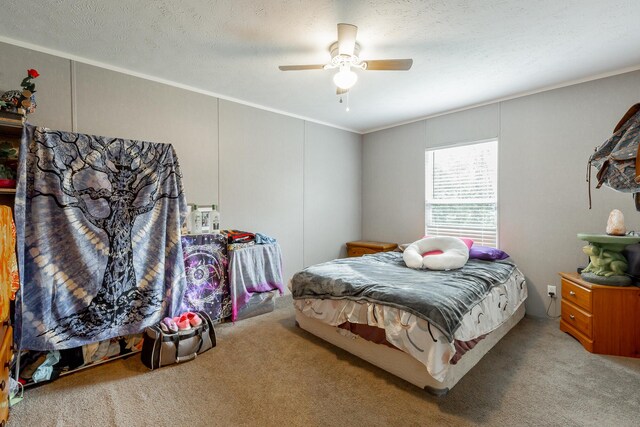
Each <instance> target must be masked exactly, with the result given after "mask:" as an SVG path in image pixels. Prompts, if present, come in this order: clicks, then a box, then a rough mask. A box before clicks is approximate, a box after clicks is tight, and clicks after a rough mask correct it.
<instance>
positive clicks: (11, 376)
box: [0, 118, 284, 423]
mask: <svg viewBox="0 0 640 427" xmlns="http://www.w3.org/2000/svg"><path fill="white" fill-rule="evenodd" d="M0 136H1V141H0V148H1V149H2V151H1V152H2V155H3V156H4V157H5V158H4V159H3V160H2V163H1V164H2V165H4V166H1V167H5V166H6V167H7V168H9V169H12V170H13V172H12V173H8V175H11V176H10V178H13V179H12V180H9V181H8V182H4V185H5V186H6V187H5V188H0V202H1V204H2V206H0V214H1V215H0V219H1V224H0V225H1V234H2V235H1V236H0V238H1V239H2V248H1V251H0V257H1V258H2V271H1V275H0V280H1V281H0V317H1V321H2V328H1V329H0V343H1V345H0V363H2V366H3V370H2V376H1V377H0V395H1V397H2V403H1V405H0V417H1V418H0V419H1V420H3V421H2V423H4V422H6V420H7V417H8V413H9V407H10V406H11V405H13V404H17V403H18V402H20V401H21V400H23V399H24V402H23V403H20V404H21V405H24V404H28V388H30V387H33V386H41V385H43V384H46V383H48V382H50V381H53V380H55V379H57V378H58V377H60V376H63V375H67V374H70V373H73V372H76V371H78V370H81V369H85V368H89V367H93V366H96V365H99V364H102V363H105V362H110V361H113V360H115V359H118V358H123V357H130V356H133V355H136V354H137V353H139V352H141V351H142V352H144V350H143V348H144V346H145V345H149V343H148V342H147V341H148V339H147V334H146V333H145V332H146V331H149V330H154V331H157V330H158V328H160V326H163V325H164V326H167V325H170V324H171V319H173V320H174V321H175V322H178V321H179V320H181V319H182V317H185V318H191V319H193V317H194V316H193V313H199V316H200V317H201V318H202V319H203V320H204V319H206V320H207V322H210V323H211V327H212V324H213V323H219V322H226V321H237V320H241V319H245V318H248V317H252V316H256V315H259V314H262V313H266V312H269V311H272V310H273V309H274V300H273V299H274V296H275V295H277V294H278V293H280V294H282V293H283V291H284V280H283V275H282V263H281V262H282V260H281V259H282V254H281V251H280V247H279V245H278V243H277V242H276V240H275V239H274V238H272V237H270V236H267V235H265V234H261V233H254V232H246V231H241V230H218V229H217V227H215V228H216V229H206V228H202V227H200V228H199V229H197V230H193V229H191V230H187V227H186V225H187V224H189V223H193V218H192V217H191V215H194V211H195V210H197V208H196V209H193V208H192V209H189V208H188V206H189V205H188V204H187V195H186V194H185V193H184V190H183V185H182V182H181V179H182V173H181V171H180V169H179V165H178V159H177V154H176V152H175V150H174V149H173V147H172V145H171V144H162V143H155V142H148V141H138V140H128V139H122V138H116V137H104V136H96V135H87V134H81V133H72V132H66V131H58V130H52V129H48V128H46V127H36V126H33V125H31V124H28V123H22V120H17V121H13V122H12V121H10V120H2V119H1V118H0ZM2 183H3V181H2V180H0V184H2ZM214 209H215V207H214ZM209 211H211V209H210V208H209ZM189 220H191V221H189ZM200 220H201V221H202V218H201V217H200ZM18 272H19V274H18ZM197 316H198V315H196V317H197ZM167 319H169V320H167ZM178 323H179V322H178ZM194 325H195V324H194V323H192V324H191V326H194ZM184 328H185V329H184V330H183V327H182V326H181V327H180V331H179V332H178V331H167V333H168V335H167V336H169V338H171V337H172V336H173V338H175V339H176V344H175V355H176V360H177V361H182V360H190V359H188V358H182V357H178V344H177V342H178V340H179V339H182V338H179V337H182V336H186V335H188V334H189V333H190V332H189V325H188V324H187V325H186V326H185V327H184ZM192 330H194V331H195V330H196V328H195V326H194V328H193V329H192ZM172 334H173V335H172ZM212 337H213V338H214V346H215V336H214V335H212ZM145 343H147V344H145ZM183 347H184V345H183ZM163 348H164V347H163ZM198 351H199V349H198V350H196V352H198ZM138 357H139V356H138ZM176 363H178V362H176ZM160 366H166V365H160ZM25 390H26V392H25Z"/></svg>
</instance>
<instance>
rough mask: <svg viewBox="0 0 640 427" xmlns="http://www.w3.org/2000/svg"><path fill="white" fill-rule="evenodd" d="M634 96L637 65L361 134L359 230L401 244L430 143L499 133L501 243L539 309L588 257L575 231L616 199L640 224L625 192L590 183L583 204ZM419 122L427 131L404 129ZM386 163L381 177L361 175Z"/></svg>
mask: <svg viewBox="0 0 640 427" xmlns="http://www.w3.org/2000/svg"><path fill="white" fill-rule="evenodd" d="M638 100H640V72H633V73H628V74H623V75H619V76H614V77H609V78H606V79H601V80H596V81H591V82H588V83H582V84H579V85H574V86H569V87H565V88H561V89H555V90H551V91H547V92H543V93H539V94H535V95H530V96H526V97H521V98H517V99H514V100H510V101H505V102H501V103H496V104H492V105H488V106H485V107H480V108H475V109H470V110H466V111H462V112H458V113H453V114H448V115H444V116H440V117H435V118H432V119H427V120H423V121H420V122H417V123H412V124H410V125H404V126H398V127H396V128H391V129H386V130H383V131H379V132H375V133H371V134H367V135H365V136H364V144H363V159H364V162H363V172H364V174H365V179H364V180H363V207H364V210H363V238H365V239H383V240H386V241H391V242H399V243H401V242H408V241H410V240H411V236H419V235H420V234H421V233H422V231H423V230H424V180H425V176H424V150H425V149H426V148H428V147H436V146H443V145H445V146H446V145H448V144H455V143H459V142H469V141H474V140H483V139H488V138H493V137H496V136H497V137H498V139H499V143H498V150H499V171H498V176H499V187H498V191H499V193H498V199H499V200H498V204H499V211H498V215H499V218H498V220H499V230H498V232H499V239H500V240H499V241H500V247H501V248H502V249H503V250H505V251H507V252H508V253H509V254H511V256H512V259H513V260H514V261H515V262H516V263H517V264H518V266H519V268H520V269H521V270H522V272H523V273H524V274H525V276H526V277H527V282H528V289H529V299H528V301H527V310H528V312H529V313H530V314H533V315H536V316H543V315H544V313H545V310H546V304H548V302H549V299H548V298H547V296H546V287H547V285H548V284H554V285H557V286H559V285H560V281H559V279H558V276H557V273H558V272H559V271H575V269H576V267H578V266H579V265H585V264H586V262H587V259H586V256H584V255H583V254H582V252H581V247H582V246H583V242H580V241H579V240H578V239H577V238H576V234H577V233H579V232H590V231H592V232H603V231H604V227H605V225H606V220H607V217H608V213H609V211H610V210H611V209H614V208H618V209H620V210H622V211H623V212H624V214H625V219H626V222H627V228H628V229H636V230H637V229H639V224H640V213H638V212H636V211H635V210H634V207H633V202H632V200H631V196H629V195H623V194H620V193H616V192H614V191H612V190H610V189H604V188H603V189H600V190H594V196H593V209H592V210H589V209H588V205H587V186H586V183H585V173H586V164H587V159H588V157H589V155H590V154H591V153H592V152H593V148H594V147H595V146H597V145H600V144H601V143H602V142H603V141H604V140H605V139H606V138H607V137H608V136H610V134H611V131H612V129H613V127H614V126H615V125H616V124H617V122H618V120H619V119H620V117H622V115H623V114H624V113H625V112H626V110H627V109H628V108H629V107H630V106H631V105H632V104H634V103H635V102H638ZM417 128H423V129H425V132H424V133H422V132H415V131H414V132H410V131H409V129H417ZM423 135H425V136H423ZM416 159H420V161H417V160H416ZM383 165H386V166H387V168H388V169H387V170H385V171H384V172H383V178H380V179H377V180H375V181H373V182H370V181H369V180H368V179H366V177H367V176H370V175H372V174H374V171H375V170H378V169H379V168H381V167H382V166H383ZM400 183H402V184H403V185H404V186H405V190H404V191H405V194H406V196H404V195H403V196H399V194H398V193H399V191H400V190H399V188H401V187H399V184H400ZM414 198H415V199H417V200H414ZM372 206H384V207H385V208H384V209H382V210H381V209H378V210H373V209H369V208H370V207H372ZM407 211H410V213H407ZM418 219H420V220H421V222H420V223H419V224H417V221H418ZM559 290H560V288H559V287H558V291H559Z"/></svg>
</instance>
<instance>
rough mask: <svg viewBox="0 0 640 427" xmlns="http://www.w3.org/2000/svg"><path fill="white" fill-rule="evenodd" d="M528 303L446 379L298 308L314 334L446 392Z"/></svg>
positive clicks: (405, 356)
mask: <svg viewBox="0 0 640 427" xmlns="http://www.w3.org/2000/svg"><path fill="white" fill-rule="evenodd" d="M524 312H525V310H524V304H521V305H520V308H518V309H517V310H516V312H515V313H514V314H513V315H512V316H511V317H510V318H509V319H507V320H506V321H505V322H504V323H503V324H502V325H501V326H500V327H498V328H497V329H496V330H495V331H493V332H491V333H489V334H487V336H486V337H485V339H483V340H481V341H480V342H479V343H478V345H477V346H475V347H474V348H473V349H472V350H470V351H469V352H468V353H467V354H466V355H465V357H464V358H462V360H460V363H458V364H456V365H453V366H451V368H450V369H448V370H447V374H446V376H445V378H444V379H443V380H442V381H437V380H435V379H434V378H433V377H432V376H431V375H429V372H427V369H426V368H425V366H424V365H423V364H422V363H420V362H418V360H416V359H415V358H414V357H413V356H410V355H409V354H407V353H405V352H403V351H398V350H396V349H394V348H390V347H387V346H385V345H379V344H375V343H372V342H371V341H367V340H365V339H361V338H360V337H359V336H357V335H353V334H352V335H350V336H349V335H347V336H345V335H343V334H342V333H340V331H339V329H340V328H337V327H334V326H329V325H327V324H325V323H322V322H320V321H318V320H315V319H313V318H311V317H307V316H305V315H304V314H302V313H301V312H300V311H297V310H296V322H297V324H298V325H299V326H300V327H301V328H302V329H304V330H305V331H308V332H310V333H312V334H313V335H315V336H317V337H319V338H321V339H323V340H325V341H327V342H329V343H331V344H333V345H335V346H337V347H340V348H342V349H344V350H346V351H348V352H349V353H351V354H353V355H355V356H358V357H359V358H361V359H363V360H365V361H367V362H369V363H371V364H373V365H375V366H378V367H379V368H382V369H384V370H385V371H387V372H390V373H392V374H393V375H396V376H397V377H399V378H402V379H403V380H405V381H408V382H410V383H412V384H414V385H416V386H418V387H420V388H422V389H424V390H426V391H428V392H429V393H431V394H435V395H438V396H442V395H445V394H447V392H448V391H449V390H450V389H451V388H452V387H453V386H454V385H456V384H457V383H458V381H460V379H462V377H463V376H464V375H465V374H466V373H467V372H469V371H470V370H471V368H473V367H474V366H475V365H476V364H477V363H478V362H479V361H480V359H482V357H484V355H485V354H487V353H488V352H489V350H491V349H492V348H493V346H495V345H496V344H497V343H498V342H499V341H500V340H501V339H502V338H503V337H504V336H505V335H506V334H507V333H508V332H509V331H510V330H511V328H513V327H514V326H515V325H516V324H517V323H518V322H519V321H520V320H521V319H522V318H523V317H524Z"/></svg>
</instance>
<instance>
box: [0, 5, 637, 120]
mask: <svg viewBox="0 0 640 427" xmlns="http://www.w3.org/2000/svg"><path fill="white" fill-rule="evenodd" d="M0 12H1V13H0V36H4V37H5V40H6V38H9V39H13V40H15V41H17V42H22V43H30V44H34V45H37V46H40V47H43V48H46V49H53V50H57V51H61V52H64V53H66V54H68V55H69V56H70V57H80V58H86V59H87V60H88V61H97V62H101V63H104V64H109V65H111V66H114V67H120V68H124V69H127V70H130V71H132V72H136V73H142V74H146V75H149V76H153V77H156V78H160V79H165V80H169V81H173V82H176V83H180V84H183V85H188V86H191V87H195V88H198V89H201V90H203V91H208V92H212V93H215V94H219V95H220V96H222V97H226V98H231V99H238V100H242V101H245V102H247V103H252V104H258V105H261V106H265V107H268V108H270V109H275V110H280V111H283V112H288V113H291V114H294V115H298V116H303V117H307V118H310V119H313V120H316V121H320V122H325V123H329V124H332V125H335V126H339V127H343V128H348V129H353V130H356V131H360V132H364V131H367V130H371V129H374V128H380V127H385V126H388V125H391V124H395V123H400V122H405V121H410V120H412V119H417V118H420V117H424V116H428V115H433V114H437V113H440V112H444V111H449V110H454V109H458V108H463V107H466V106H469V105H474V104H479V103H484V102H487V101H491V100H494V99H499V98H504V97H509V96H513V95H515V94H518V93H523V92H528V91H535V90H538V89H541V88H545V87H549V86H555V85H559V84H562V83H564V82H568V81H575V80H580V79H585V78H588V77H590V76H594V75H601V74H606V73H610V72H613V71H616V70H622V69H628V68H629V67H635V66H638V65H640V31H638V19H639V18H640V1H638V0H599V1H598V0H563V1H558V0H512V1H506V0H482V1H480V0H477V1H473V0H467V1H463V0H422V1H420V0H405V1H401V0H395V1H354V0H351V1H349V0H344V1H322V0H298V1H293V0H289V1H287V0H257V1H255V0H254V1H248V0H226V1H223V0H220V1H212V0H114V1H104V0H84V1H75V0H49V1H42V0H2V7H1V9H0ZM338 22H346V23H352V24H355V25H357V26H358V27H359V32H358V42H359V43H360V44H361V46H362V50H361V53H360V56H361V57H362V58H363V59H365V60H366V59H385V58H413V59H414V65H413V68H412V69H411V70H410V71H408V72H389V71H386V72H385V71H358V74H359V77H360V79H359V81H358V83H357V84H356V86H355V87H354V88H353V89H352V91H351V94H350V97H349V98H350V99H349V102H350V112H346V111H345V108H344V104H342V105H340V104H339V103H338V102H337V97H336V95H335V87H334V86H333V83H332V81H331V78H332V74H333V72H332V71H324V70H321V71H299V72H286V73H285V72H282V71H279V70H278V65H281V64H315V63H324V62H328V60H329V59H330V57H329V53H328V51H327V48H328V46H329V45H330V44H331V43H332V42H333V41H335V39H336V24H337V23H338Z"/></svg>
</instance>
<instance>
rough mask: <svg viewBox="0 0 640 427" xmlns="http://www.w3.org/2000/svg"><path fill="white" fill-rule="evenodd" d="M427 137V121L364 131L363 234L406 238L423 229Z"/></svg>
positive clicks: (383, 238) (385, 238) (413, 237)
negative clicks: (365, 133)
mask: <svg viewBox="0 0 640 427" xmlns="http://www.w3.org/2000/svg"><path fill="white" fill-rule="evenodd" d="M425 138H426V126H425V122H424V121H421V122H416V123H411V124H408V125H404V126H398V127H395V128H392V129H386V130H381V131H379V132H374V133H370V134H367V135H365V136H364V143H363V146H362V213H363V215H362V237H363V238H365V239H367V240H375V241H382V242H395V243H404V242H413V241H414V240H416V239H419V238H420V237H422V236H423V235H424V197H425V191H424V188H425V187H424V185H425V182H424V147H425ZM420 171H422V172H420Z"/></svg>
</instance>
